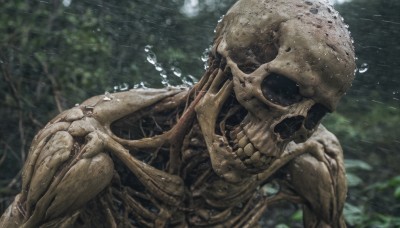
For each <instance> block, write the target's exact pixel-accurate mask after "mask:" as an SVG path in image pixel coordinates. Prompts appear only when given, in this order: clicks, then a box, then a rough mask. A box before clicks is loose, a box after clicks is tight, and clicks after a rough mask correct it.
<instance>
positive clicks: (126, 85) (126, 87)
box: [118, 82, 129, 91]
mask: <svg viewBox="0 0 400 228" xmlns="http://www.w3.org/2000/svg"><path fill="white" fill-rule="evenodd" d="M128 88H129V85H128V83H126V82H124V83H122V84H120V85H119V86H118V89H119V90H120V91H125V90H128Z"/></svg>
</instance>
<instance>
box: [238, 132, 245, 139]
mask: <svg viewBox="0 0 400 228" xmlns="http://www.w3.org/2000/svg"><path fill="white" fill-rule="evenodd" d="M244 136H245V135H244V132H243V131H239V133H238V134H237V138H238V139H241V138H243V137H244Z"/></svg>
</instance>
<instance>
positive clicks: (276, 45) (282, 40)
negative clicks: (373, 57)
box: [206, 0, 355, 173]
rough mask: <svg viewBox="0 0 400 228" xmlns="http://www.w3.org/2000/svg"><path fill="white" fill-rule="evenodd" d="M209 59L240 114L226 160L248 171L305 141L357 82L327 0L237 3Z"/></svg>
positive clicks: (347, 42)
mask: <svg viewBox="0 0 400 228" xmlns="http://www.w3.org/2000/svg"><path fill="white" fill-rule="evenodd" d="M211 55H212V56H214V57H215V58H220V59H222V60H221V62H222V63H223V64H220V65H219V67H220V68H221V70H223V72H224V75H225V80H228V81H229V80H231V81H233V89H232V93H233V94H234V97H235V99H236V101H237V102H238V103H239V104H240V106H241V107H242V111H241V112H242V113H244V114H242V115H241V117H242V119H241V120H238V121H237V123H238V124H237V125H236V126H234V127H233V128H232V129H231V130H230V133H229V134H226V135H225V136H224V137H223V140H224V141H225V142H228V143H227V144H228V146H227V148H228V150H230V151H231V153H233V154H234V156H233V157H226V156H225V159H230V160H235V162H232V164H235V168H241V169H242V170H244V171H246V172H247V173H259V172H261V171H263V170H265V169H266V168H267V167H268V166H270V165H271V164H272V163H273V162H274V161H276V160H277V159H278V158H279V157H280V155H281V154H282V153H283V151H284V149H285V147H286V145H287V144H288V143H289V142H290V141H295V142H296V143H300V142H304V141H305V140H307V139H308V138H309V137H310V136H311V135H312V134H313V132H314V131H315V130H316V128H317V127H318V125H319V123H320V121H321V119H322V117H323V116H324V115H325V114H326V113H327V112H332V111H334V110H335V108H336V106H337V104H338V101H339V99H340V98H341V97H342V96H343V94H344V93H345V91H346V90H347V89H348V88H349V87H350V86H351V82H352V80H353V78H354V69H355V62H354V50H353V46H352V40H351V38H350V34H349V32H348V31H347V28H346V25H345V24H344V23H343V22H342V19H341V17H340V16H339V15H338V13H337V12H336V11H335V10H334V9H333V8H332V7H331V6H330V5H329V4H328V2H327V1H325V0H320V1H317V0H315V1H298V0H240V1H238V2H237V3H236V4H235V5H234V6H233V7H232V8H231V9H230V10H229V11H228V13H227V14H226V16H225V17H224V18H223V20H222V21H221V23H220V24H219V25H218V27H217V32H216V39H215V43H214V46H213V53H212V54H211ZM228 100H229V99H228V98H227V99H226V100H225V103H226V102H227V101H228ZM222 109H223V108H220V109H219V110H222ZM206 137H207V136H206ZM206 141H207V139H206ZM210 153H217V150H212V151H211V152H210ZM227 154H228V153H227ZM229 156H230V155H229ZM213 157H218V156H215V155H213V154H212V156H211V159H213ZM219 157H221V156H219ZM237 160H240V161H237ZM238 163H241V164H240V165H238ZM227 170H229V169H227Z"/></svg>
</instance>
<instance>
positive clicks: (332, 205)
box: [284, 126, 347, 227]
mask: <svg viewBox="0 0 400 228" xmlns="http://www.w3.org/2000/svg"><path fill="white" fill-rule="evenodd" d="M290 146H292V147H295V148H294V149H295V150H305V151H306V153H305V154H303V155H301V156H299V157H297V158H295V159H293V160H292V161H291V162H290V163H289V164H288V165H287V167H285V172H286V174H287V177H286V178H287V179H286V180H285V181H284V183H285V184H284V188H286V189H287V190H289V191H290V192H292V193H294V195H297V196H299V197H300V198H301V199H302V201H303V202H304V206H303V222H304V226H305V227H346V224H345V222H344V217H343V206H344V203H345V200H346V194H347V184H346V176H345V168H344V162H343V151H342V148H341V146H340V144H339V141H338V140H337V138H336V137H335V136H334V135H333V134H332V133H330V132H329V131H328V130H326V129H325V128H324V127H323V126H320V127H319V129H318V130H317V131H316V132H315V133H314V135H313V136H312V137H311V138H310V139H309V140H307V141H306V142H305V143H302V144H296V145H295V144H291V145H290Z"/></svg>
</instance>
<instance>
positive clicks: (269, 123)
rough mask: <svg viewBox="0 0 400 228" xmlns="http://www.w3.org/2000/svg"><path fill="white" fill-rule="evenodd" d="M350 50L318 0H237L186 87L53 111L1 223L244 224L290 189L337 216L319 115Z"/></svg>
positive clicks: (336, 167) (346, 83) (328, 222)
mask: <svg viewBox="0 0 400 228" xmlns="http://www.w3.org/2000/svg"><path fill="white" fill-rule="evenodd" d="M354 61H355V60H354V51H353V46H352V40H351V38H350V35H349V32H348V31H347V28H346V25H345V24H344V23H343V21H342V19H341V17H340V16H339V15H338V13H337V12H336V11H335V10H334V9H333V8H332V7H331V6H330V5H329V4H328V3H327V1H325V0H314V1H311V0H307V1H299V0H239V1H238V2H237V3H236V4H235V5H234V6H233V7H232V8H231V9H230V10H229V11H228V13H227V14H226V16H225V17H224V18H223V20H222V21H221V22H220V23H219V25H218V27H217V30H216V37H215V40H214V44H213V47H212V50H211V52H210V55H209V60H208V64H209V67H208V69H207V71H206V72H205V74H204V75H203V77H202V78H201V80H200V81H199V83H197V84H196V85H194V86H193V87H192V88H190V89H180V88H166V89H134V90H131V91H126V92H120V93H114V94H112V95H111V96H104V95H101V96H96V97H93V98H90V99H88V100H86V101H85V102H83V103H82V104H80V105H79V106H77V107H74V108H72V109H70V110H67V111H64V112H62V113H61V114H59V115H58V116H57V117H55V118H54V119H53V120H51V121H50V122H49V123H48V124H47V125H46V126H45V127H44V129H42V130H41V131H40V132H39V133H38V134H37V135H36V137H35V138H34V140H33V142H32V146H31V148H30V151H29V157H28V158H27V161H26V164H25V166H24V169H23V172H22V190H21V193H20V194H18V195H17V196H16V198H15V200H14V202H13V203H12V205H10V207H9V208H8V210H7V211H6V212H5V213H4V214H3V216H2V217H1V220H0V226H1V227H254V226H257V225H258V222H259V220H260V218H261V216H262V215H263V214H264V212H265V211H266V209H267V208H270V209H271V210H272V209H273V207H274V205H276V203H278V202H281V201H289V202H292V203H296V204H301V205H302V207H303V217H304V218H303V219H304V226H305V227H345V223H344V218H343V205H344V202H345V198H346V191H347V187H346V180H345V170H344V166H343V155H342V150H341V147H340V144H339V142H338V140H337V139H336V138H335V136H334V135H333V134H331V133H330V132H329V131H328V130H326V129H325V128H324V127H323V126H322V125H320V124H319V123H320V121H321V119H322V117H323V116H324V115H325V114H326V113H327V112H332V111H334V110H335V108H336V106H337V104H338V101H339V99H340V98H341V97H342V95H343V94H344V93H345V92H346V90H347V89H348V88H349V87H350V85H351V82H352V80H353V78H354V69H355V63H354ZM268 183H277V184H278V185H279V191H278V192H277V193H276V194H270V195H269V194H267V193H266V192H265V191H264V190H263V189H264V188H263V186H264V185H265V184H268ZM266 216H268V214H266Z"/></svg>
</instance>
